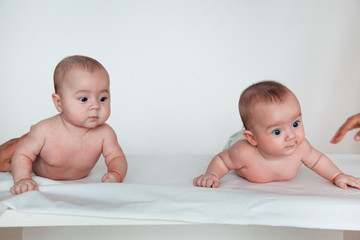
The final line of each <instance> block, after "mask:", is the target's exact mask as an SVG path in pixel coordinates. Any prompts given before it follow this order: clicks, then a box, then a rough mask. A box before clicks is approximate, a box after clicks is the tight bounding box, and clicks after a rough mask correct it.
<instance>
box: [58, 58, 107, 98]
mask: <svg viewBox="0 0 360 240" xmlns="http://www.w3.org/2000/svg"><path fill="white" fill-rule="evenodd" d="M73 69H81V70H84V71H88V72H94V71H103V72H104V74H106V75H107V76H108V78H109V74H108V72H107V71H106V69H105V68H104V66H103V65H102V64H101V63H99V62H98V61H96V60H95V59H93V58H90V57H86V56H80V55H74V56H69V57H66V58H64V59H63V60H61V61H60V62H59V63H58V65H57V66H56V68H55V71H54V88H55V93H57V94H60V92H61V87H62V86H63V83H64V79H65V77H66V74H68V73H69V72H70V71H71V70H73Z"/></svg>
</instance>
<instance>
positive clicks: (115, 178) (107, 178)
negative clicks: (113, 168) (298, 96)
mask: <svg viewBox="0 0 360 240" xmlns="http://www.w3.org/2000/svg"><path fill="white" fill-rule="evenodd" d="M101 181H102V182H107V183H116V182H121V181H122V179H121V178H120V176H119V175H118V174H117V173H115V172H108V173H105V174H104V176H103V178H102V179H101Z"/></svg>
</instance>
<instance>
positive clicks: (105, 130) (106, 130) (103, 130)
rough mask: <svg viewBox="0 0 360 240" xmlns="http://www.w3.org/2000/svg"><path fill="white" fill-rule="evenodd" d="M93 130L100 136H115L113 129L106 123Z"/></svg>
mask: <svg viewBox="0 0 360 240" xmlns="http://www.w3.org/2000/svg"><path fill="white" fill-rule="evenodd" d="M93 130H94V131H96V132H98V133H100V134H102V135H116V133H115V131H114V129H113V128H112V127H111V126H110V125H109V124H107V123H104V124H101V125H100V126H97V127H96V128H95V129H93Z"/></svg>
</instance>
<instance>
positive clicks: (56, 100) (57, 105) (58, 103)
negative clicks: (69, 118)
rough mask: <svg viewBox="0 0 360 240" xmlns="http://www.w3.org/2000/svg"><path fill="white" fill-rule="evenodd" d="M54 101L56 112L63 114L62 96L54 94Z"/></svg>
mask: <svg viewBox="0 0 360 240" xmlns="http://www.w3.org/2000/svg"><path fill="white" fill-rule="evenodd" d="M52 100H53V102H54V105H55V108H56V110H57V111H58V112H59V113H61V112H62V107H61V101H60V96H59V95H58V94H56V93H53V94H52Z"/></svg>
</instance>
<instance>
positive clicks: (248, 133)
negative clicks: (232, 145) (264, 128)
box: [243, 130, 257, 146]
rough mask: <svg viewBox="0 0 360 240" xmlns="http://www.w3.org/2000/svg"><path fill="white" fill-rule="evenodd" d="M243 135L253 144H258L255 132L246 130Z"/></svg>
mask: <svg viewBox="0 0 360 240" xmlns="http://www.w3.org/2000/svg"><path fill="white" fill-rule="evenodd" d="M243 136H244V138H245V139H246V140H247V141H248V142H249V143H250V144H251V145H253V146H256V145H257V142H256V140H255V138H254V134H253V133H252V132H251V131H249V130H244V131H243Z"/></svg>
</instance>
